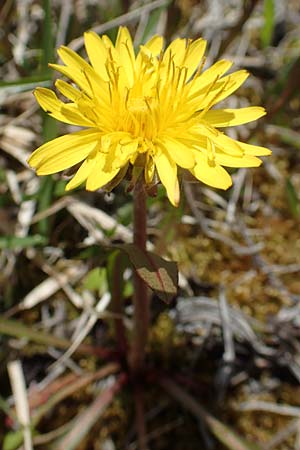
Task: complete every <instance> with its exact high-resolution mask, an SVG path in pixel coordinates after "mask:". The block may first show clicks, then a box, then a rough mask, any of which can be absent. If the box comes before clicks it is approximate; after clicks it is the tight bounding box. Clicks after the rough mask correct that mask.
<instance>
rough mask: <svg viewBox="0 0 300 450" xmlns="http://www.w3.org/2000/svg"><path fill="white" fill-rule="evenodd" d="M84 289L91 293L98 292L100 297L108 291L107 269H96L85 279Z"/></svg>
mask: <svg viewBox="0 0 300 450" xmlns="http://www.w3.org/2000/svg"><path fill="white" fill-rule="evenodd" d="M83 287H84V288H85V289H87V290H89V291H96V292H97V293H98V294H99V296H101V295H103V294H104V292H106V291H107V280H106V269H105V268H103V267H95V268H94V269H92V270H91V271H90V272H89V273H88V274H87V275H86V276H85V277H84V279H83Z"/></svg>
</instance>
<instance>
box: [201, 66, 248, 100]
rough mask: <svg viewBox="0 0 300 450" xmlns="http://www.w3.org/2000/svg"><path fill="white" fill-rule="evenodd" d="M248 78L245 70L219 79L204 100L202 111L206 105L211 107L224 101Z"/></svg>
mask: <svg viewBox="0 0 300 450" xmlns="http://www.w3.org/2000/svg"><path fill="white" fill-rule="evenodd" d="M248 76H249V73H248V72H247V71H246V70H238V71H237V72H234V73H232V74H230V75H226V77H223V78H221V80H220V81H218V82H217V83H216V85H215V87H214V89H213V90H212V92H211V93H210V94H209V95H208V96H207V97H206V98H205V101H204V102H203V109H205V108H206V107H207V105H209V106H210V107H212V106H214V105H215V104H216V103H219V102H221V101H222V100H224V98H227V97H229V95H231V94H232V93H233V92H235V91H236V90H237V89H238V88H239V87H240V86H241V85H242V84H243V83H244V82H245V81H246V79H247V78H248ZM216 93H217V95H216Z"/></svg>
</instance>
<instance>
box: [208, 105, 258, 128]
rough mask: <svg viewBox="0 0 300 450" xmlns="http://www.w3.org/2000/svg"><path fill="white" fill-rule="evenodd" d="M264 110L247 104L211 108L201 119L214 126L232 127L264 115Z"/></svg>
mask: <svg viewBox="0 0 300 450" xmlns="http://www.w3.org/2000/svg"><path fill="white" fill-rule="evenodd" d="M265 114H266V111H265V109H264V108H261V107H259V106H249V107H248V108H240V109H213V110H210V111H207V113H205V115H204V116H202V119H203V120H206V121H207V122H209V124H210V125H212V126H214V127H232V126H236V125H241V124H244V123H248V122H252V121H253V120H257V119H259V118H260V117H262V116H264V115H265Z"/></svg>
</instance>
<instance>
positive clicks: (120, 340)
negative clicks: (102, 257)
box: [111, 253, 127, 356]
mask: <svg viewBox="0 0 300 450" xmlns="http://www.w3.org/2000/svg"><path fill="white" fill-rule="evenodd" d="M122 291H123V268H122V255H121V253H118V254H117V255H116V257H115V259H114V266H113V274H112V288H111V304H112V312H113V313H115V314H116V316H117V317H116V318H115V319H114V324H115V331H116V339H117V346H118V351H119V353H120V354H121V355H122V356H123V355H125V354H126V351H127V339H126V332H125V327H124V323H123V319H122V316H123V314H124V309H123V304H122V302H123V297H122V294H123V292H122Z"/></svg>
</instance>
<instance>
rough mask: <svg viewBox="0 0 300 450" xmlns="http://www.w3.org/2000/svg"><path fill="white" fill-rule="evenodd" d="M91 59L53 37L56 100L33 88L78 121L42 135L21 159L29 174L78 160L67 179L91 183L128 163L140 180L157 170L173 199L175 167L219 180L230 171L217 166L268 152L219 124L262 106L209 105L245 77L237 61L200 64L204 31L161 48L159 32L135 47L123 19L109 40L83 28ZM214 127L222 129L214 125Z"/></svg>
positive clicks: (52, 109) (117, 173) (225, 180)
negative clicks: (57, 44)
mask: <svg viewBox="0 0 300 450" xmlns="http://www.w3.org/2000/svg"><path fill="white" fill-rule="evenodd" d="M84 40H85V48H86V52H87V55H88V57H89V60H90V64H89V63H88V62H86V61H85V60H84V59H83V58H81V57H80V56H79V55H78V54H77V53H75V52H74V51H72V50H71V49H69V48H67V47H64V46H62V47H61V48H60V49H59V50H58V53H59V56H60V58H61V60H62V61H63V63H64V65H58V64H50V66H51V67H52V68H54V69H56V70H58V71H59V72H60V73H61V74H63V75H65V76H66V77H68V78H69V79H70V80H71V83H67V82H66V81H63V80H57V81H56V83H55V86H56V88H57V89H58V91H59V92H60V93H61V94H62V95H63V96H64V97H65V98H66V99H67V102H63V101H61V100H60V99H59V98H58V97H57V95H56V94H55V93H54V92H53V91H51V90H49V89H46V88H37V89H36V91H35V97H36V99H37V101H38V102H39V104H40V105H41V107H42V108H43V109H44V110H45V111H46V112H47V113H48V114H50V115H51V116H52V117H54V118H56V119H57V120H60V121H62V122H65V123H68V124H71V125H77V126H80V127H86V129H85V130H81V131H77V132H75V133H71V134H67V135H65V136H61V137H59V138H57V139H54V140H52V141H50V142H47V143H46V144H43V145H42V146H41V147H39V148H38V149H37V150H35V151H34V152H33V154H32V155H31V157H30V158H29V164H30V165H31V166H32V167H33V168H35V169H36V170H37V173H38V175H47V174H52V173H56V172H59V171H62V170H65V169H67V168H70V167H72V166H74V165H76V164H78V163H81V165H80V167H79V169H78V170H77V172H76V173H75V175H74V176H73V178H72V179H71V180H70V181H69V183H68V184H67V187H66V189H68V190H69V189H74V188H76V187H78V186H80V185H81V184H82V183H86V189H88V190H96V189H99V188H101V187H103V186H105V185H106V184H107V183H110V182H111V181H112V180H113V179H114V178H115V177H117V178H116V180H117V181H120V180H121V179H122V177H123V176H124V175H125V173H126V170H127V167H129V166H130V165H133V166H135V165H137V166H139V167H142V169H143V173H144V178H145V183H146V184H148V183H152V182H153V177H154V174H155V173H156V174H157V176H158V178H159V180H160V181H161V183H162V184H163V185H164V187H165V188H166V192H167V195H168V198H169V200H170V201H171V203H172V204H173V205H175V206H177V205H178V203H179V196H180V190H179V183H178V167H181V168H183V169H186V170H189V171H190V172H191V173H192V174H193V175H194V176H195V177H196V178H197V179H198V180H200V181H202V182H203V183H206V184H208V185H209V186H213V187H216V188H220V189H227V188H228V187H229V186H230V185H231V183H232V181H231V177H230V175H229V174H228V172H227V171H226V170H225V169H224V168H223V166H225V167H257V166H258V165H260V163H261V160H260V159H259V158H258V156H266V155H269V154H270V153H271V152H270V151H269V150H268V149H266V148H264V147H258V146H255V145H250V144H245V143H243V142H239V141H236V140H234V139H231V138H229V137H228V136H226V135H225V134H224V133H223V132H222V128H224V127H228V126H236V125H241V124H245V123H248V122H252V121H254V120H257V119H259V118H260V117H262V116H263V115H264V114H265V110H264V109H263V108H261V107H257V106H253V107H251V106H250V107H246V108H240V109H212V107H213V106H215V105H216V104H217V103H218V102H220V101H222V100H223V99H225V98H226V97H228V96H229V95H231V94H232V93H233V92H234V91H235V90H236V89H238V88H239V87H240V86H241V84H242V83H243V82H244V81H245V80H246V78H247V77H248V73H247V72H246V71H245V70H239V71H237V72H234V73H228V71H229V69H230V68H231V66H232V63H231V62H230V61H226V60H222V61H218V62H217V63H215V64H214V65H212V66H211V67H210V68H208V69H207V70H203V66H204V63H205V57H204V53H205V49H206V41H205V40H203V39H201V38H200V39H197V40H195V41H192V40H187V39H180V38H178V39H175V40H174V41H173V42H171V44H170V45H169V46H168V47H167V48H166V50H165V51H163V38H162V37H160V36H154V37H153V38H151V39H150V40H149V41H148V42H147V43H146V44H144V45H141V46H140V48H139V51H138V52H137V54H136V53H135V51H134V48H133V43H132V39H131V36H130V33H129V31H128V30H127V28H124V27H120V28H119V32H118V36H117V39H116V43H115V44H113V43H112V42H111V40H110V39H109V38H108V37H107V36H102V37H100V36H98V35H97V34H96V33H94V32H93V31H88V32H87V33H85V35H84ZM220 129H221V130H220Z"/></svg>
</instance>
